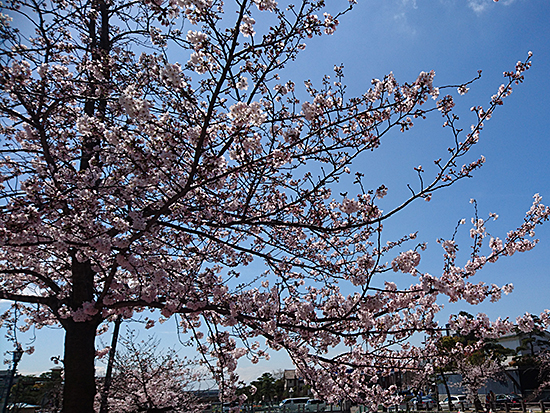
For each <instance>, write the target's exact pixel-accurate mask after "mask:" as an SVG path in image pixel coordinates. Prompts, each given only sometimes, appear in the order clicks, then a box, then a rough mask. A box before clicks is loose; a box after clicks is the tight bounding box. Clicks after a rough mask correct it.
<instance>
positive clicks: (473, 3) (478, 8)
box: [468, 0, 515, 14]
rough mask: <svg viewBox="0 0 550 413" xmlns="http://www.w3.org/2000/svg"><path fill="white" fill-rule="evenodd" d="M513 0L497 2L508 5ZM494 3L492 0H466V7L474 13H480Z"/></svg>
mask: <svg viewBox="0 0 550 413" xmlns="http://www.w3.org/2000/svg"><path fill="white" fill-rule="evenodd" d="M514 1H515V0H500V1H499V4H502V5H504V6H509V5H510V4H512V3H514ZM494 3H495V1H494V0H468V7H469V8H471V9H472V10H473V11H474V12H475V13H476V14H481V13H483V12H484V11H485V10H487V9H488V8H489V7H491V6H492V5H493V4H494Z"/></svg>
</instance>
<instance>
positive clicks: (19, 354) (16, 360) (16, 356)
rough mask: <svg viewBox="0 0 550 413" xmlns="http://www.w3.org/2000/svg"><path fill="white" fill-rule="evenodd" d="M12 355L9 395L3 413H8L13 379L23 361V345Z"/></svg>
mask: <svg viewBox="0 0 550 413" xmlns="http://www.w3.org/2000/svg"><path fill="white" fill-rule="evenodd" d="M12 354H13V367H12V369H11V372H10V377H9V379H8V394H6V399H5V400H4V406H3V407H2V413H6V412H7V408H8V400H9V398H10V391H11V386H12V385H13V378H14V377H15V372H16V370H17V365H18V364H19V362H20V361H21V357H23V349H22V348H21V345H18V346H17V349H16V350H14V351H12Z"/></svg>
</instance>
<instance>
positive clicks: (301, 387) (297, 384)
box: [283, 370, 307, 397]
mask: <svg viewBox="0 0 550 413" xmlns="http://www.w3.org/2000/svg"><path fill="white" fill-rule="evenodd" d="M283 377H284V379H285V387H284V390H285V392H288V393H289V394H292V397H299V396H306V394H304V393H307V389H305V383H304V379H303V377H299V376H298V375H297V374H296V370H285V371H284V374H283Z"/></svg>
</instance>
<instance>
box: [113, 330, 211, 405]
mask: <svg viewBox="0 0 550 413" xmlns="http://www.w3.org/2000/svg"><path fill="white" fill-rule="evenodd" d="M120 344H121V347H122V348H121V350H120V351H117V356H116V358H115V366H114V375H113V381H112V384H111V388H110V390H109V392H108V395H107V396H108V399H107V400H108V406H109V410H108V411H112V412H120V413H123V412H125V413H133V412H147V413H155V412H157V413H160V412H190V413H191V412H196V413H199V412H202V411H204V408H205V406H204V405H203V404H202V403H200V401H199V400H198V398H197V397H196V396H195V394H194V393H193V384H196V383H198V382H199V381H200V380H201V378H202V375H201V373H200V371H199V370H198V369H196V368H195V367H194V365H193V363H192V362H191V361H190V360H187V359H186V358H180V357H179V356H178V353H177V352H176V351H175V350H174V349H169V350H167V351H164V352H162V351H161V350H160V349H159V344H160V340H158V339H156V338H155V337H153V336H149V337H148V338H147V339H144V340H140V339H139V336H138V335H137V334H136V333H135V331H128V333H127V334H126V336H125V337H122V338H121V342H120Z"/></svg>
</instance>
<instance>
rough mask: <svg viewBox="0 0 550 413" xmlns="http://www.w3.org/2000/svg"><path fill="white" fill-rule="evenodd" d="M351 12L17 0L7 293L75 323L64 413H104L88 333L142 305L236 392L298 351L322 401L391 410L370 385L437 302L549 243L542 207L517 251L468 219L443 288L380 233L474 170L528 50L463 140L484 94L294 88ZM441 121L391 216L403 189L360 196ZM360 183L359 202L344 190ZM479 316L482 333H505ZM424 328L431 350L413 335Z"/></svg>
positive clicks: (307, 3) (406, 348) (4, 186)
mask: <svg viewBox="0 0 550 413" xmlns="http://www.w3.org/2000/svg"><path fill="white" fill-rule="evenodd" d="M332 7H334V5H333V6H332ZM344 7H347V8H345V9H343V10H333V9H331V8H330V7H328V6H325V4H324V2H323V1H316V0H301V1H299V2H297V3H296V4H289V3H286V2H281V3H277V2H276V1H275V0H236V1H234V2H228V3H227V4H224V3H223V2H222V1H221V0H165V1H164V0H154V1H148V0H145V1H132V2H123V1H119V0H109V1H108V0H91V1H88V0H82V1H75V0H68V1H66V0H7V1H5V2H4V4H3V12H2V15H1V16H0V36H1V38H2V41H3V43H2V49H1V51H0V113H1V115H2V123H1V126H0V134H1V136H2V145H3V147H2V152H1V154H2V155H1V159H0V169H1V171H2V172H1V176H2V178H1V187H0V196H1V199H2V202H1V204H0V208H1V212H2V214H1V218H0V298H2V299H5V300H10V301H12V302H14V305H17V306H21V307H22V308H23V310H22V311H24V312H25V315H26V318H27V323H28V325H34V326H36V327H43V326H49V325H61V326H62V327H63V329H64V332H65V349H64V355H63V361H64V366H65V372H64V374H65V384H64V396H63V403H64V406H63V411H64V412H66V413H68V412H79V413H82V412H91V411H93V403H94V395H95V393H96V386H95V381H94V358H95V347H94V343H95V338H96V334H98V333H99V332H101V331H104V329H105V328H106V327H107V326H108V323H109V322H110V321H112V320H113V319H114V318H115V317H117V316H119V315H121V316H122V317H124V318H129V317H132V315H134V314H135V313H137V312H142V311H144V310H145V309H156V310H158V313H160V314H161V315H160V316H159V317H160V318H161V321H162V320H165V319H166V318H169V317H175V318H177V319H178V322H179V328H180V333H181V334H187V335H188V336H189V337H190V338H192V339H193V340H195V343H196V346H197V349H198V351H199V353H200V355H201V357H202V359H203V362H204V363H205V365H206V366H208V368H209V369H210V372H211V373H212V374H213V375H214V377H215V379H216V380H217V381H218V383H219V385H220V389H221V390H222V398H223V399H224V400H231V399H233V398H234V397H235V394H236V393H235V385H236V383H237V382H238V375H237V374H236V373H235V369H236V367H237V363H238V359H239V358H241V357H245V356H246V357H249V358H250V359H251V360H252V361H253V362H256V361H257V360H258V359H259V358H262V357H264V358H267V357H269V351H270V350H272V351H277V350H285V351H286V352H288V354H289V355H290V357H291V358H292V360H293V362H294V363H295V365H296V366H297V368H298V370H299V374H300V375H301V376H303V377H305V378H306V380H307V381H308V383H309V384H310V385H311V386H312V388H313V390H314V391H315V392H316V393H318V394H322V395H325V396H326V397H327V398H329V399H330V400H335V399H338V398H341V397H343V395H346V396H347V397H352V398H356V399H357V400H358V401H369V402H372V403H379V402H384V403H387V404H395V401H396V400H395V396H393V389H392V388H389V389H383V388H382V387H381V386H379V385H378V384H377V382H378V378H379V376H380V375H384V374H386V373H387V372H389V371H391V370H392V369H394V370H399V369H416V368H418V362H419V359H421V358H426V359H429V355H430V354H432V353H433V352H434V351H436V343H437V337H438V336H439V334H440V333H439V330H440V329H439V327H438V323H437V321H436V315H437V313H438V311H439V309H440V305H439V304H438V297H440V296H443V297H441V298H444V299H447V300H450V301H453V302H454V301H458V300H465V301H467V302H469V303H473V304H475V303H479V302H482V301H484V300H485V299H486V298H490V299H492V300H496V299H498V298H499V296H500V294H501V293H502V292H508V291H509V290H510V286H504V287H501V286H496V285H486V284H484V283H482V282H477V283H474V282H473V281H472V280H471V279H472V277H473V276H474V275H475V274H476V273H477V272H478V271H479V270H481V269H482V268H483V267H484V266H485V265H487V264H488V263H491V262H494V261H496V260H497V259H499V258H500V257H501V256H506V255H512V254H514V252H516V251H526V250H529V249H531V248H532V247H533V246H534V245H535V243H536V241H535V240H534V239H533V237H534V230H535V227H536V226H537V225H538V224H539V223H541V222H542V221H545V220H547V219H548V215H549V210H548V208H547V207H545V206H544V205H543V204H542V203H541V199H540V197H539V196H538V195H537V196H535V199H534V202H533V205H532V207H531V209H530V210H529V211H528V213H527V215H526V217H525V219H524V221H523V223H522V224H521V225H520V226H519V227H518V228H517V229H516V230H513V231H511V232H509V233H508V234H507V235H506V236H505V237H504V238H503V239H502V240H501V239H498V238H494V239H493V238H491V239H489V238H490V237H488V236H487V231H486V229H485V227H486V222H485V220H483V219H482V218H479V217H476V218H475V219H474V220H473V223H472V228H471V230H470V231H471V237H472V242H473V247H474V248H473V249H472V253H471V257H470V259H469V260H468V261H467V262H465V263H459V262H457V258H456V251H457V247H458V246H457V242H456V240H455V239H454V237H453V239H450V240H442V241H441V243H442V246H443V248H444V251H445V255H444V261H445V268H444V270H443V272H442V273H441V274H439V275H432V274H429V273H426V272H421V271H420V270H419V269H418V265H419V262H420V259H421V253H422V250H423V248H424V244H423V243H421V242H420V243H418V244H415V242H416V241H415V238H416V234H415V233H413V234H410V235H404V236H403V237H402V238H400V239H395V240H386V238H385V237H384V236H383V224H384V223H385V221H387V220H389V219H390V218H392V217H393V216H394V215H396V214H397V213H399V212H400V211H401V210H403V209H404V208H406V207H407V206H408V205H410V204H411V203H412V202H415V201H418V200H423V199H424V200H429V199H430V198H431V197H432V194H433V193H434V192H435V191H437V190H439V189H442V188H445V187H448V186H450V185H452V184H453V183H454V182H457V181H459V180H461V179H463V178H467V177H470V176H472V174H473V172H474V171H475V170H476V169H478V168H479V167H481V165H482V164H483V162H484V158H483V157H479V156H476V155H474V154H473V153H472V152H473V151H472V148H474V147H475V144H476V142H477V141H478V139H480V135H481V132H482V130H483V127H484V124H485V123H486V122H487V121H488V120H489V119H490V118H491V116H492V114H493V112H494V110H495V109H496V108H497V107H498V106H499V105H501V104H502V103H503V99H504V98H505V97H507V96H508V95H509V94H510V93H511V91H512V85H513V84H517V83H520V82H521V81H522V80H523V75H524V72H525V71H526V70H527V69H528V68H529V65H530V56H529V57H528V58H527V59H526V60H525V61H524V62H518V64H517V65H516V67H515V68H514V69H513V70H511V71H510V72H507V73H505V81H504V83H503V84H502V86H501V87H500V88H498V90H497V91H496V93H495V95H494V96H493V97H492V98H491V99H490V101H489V103H488V104H487V105H485V106H484V107H482V106H476V107H474V108H472V118H473V121H471V122H468V123H467V124H466V126H467V127H470V123H471V128H470V130H469V131H468V132H466V131H463V126H461V125H460V123H461V122H459V119H458V117H457V116H456V115H455V114H454V112H453V107H454V105H455V103H454V100H453V99H454V98H453V95H457V94H458V95H460V94H464V93H466V92H467V91H468V87H470V86H471V83H472V81H468V82H464V83H459V84H456V85H448V86H440V87H436V86H435V85H434V72H433V71H431V72H421V73H420V74H419V76H418V77H417V78H416V79H411V80H409V81H408V82H404V83H398V82H397V80H396V79H395V78H394V76H393V74H391V73H390V74H388V75H386V76H384V77H383V78H382V79H380V80H379V79H374V80H373V81H372V84H371V85H370V88H368V89H367V88H366V89H367V90H366V92H365V93H364V94H362V95H359V96H348V93H347V92H346V86H345V84H344V73H343V68H342V67H340V66H336V67H335V68H334V74H333V75H331V76H328V75H327V76H326V77H325V78H324V79H323V80H322V81H321V82H320V85H319V86H315V84H314V83H313V82H309V81H308V82H306V83H305V87H302V86H301V84H297V83H295V82H294V81H292V80H286V81H285V80H281V78H282V77H283V76H284V68H285V66H286V65H287V64H289V63H291V62H292V61H293V60H294V59H295V58H296V56H297V54H298V53H299V52H300V50H302V49H303V48H304V47H305V45H304V41H305V40H307V38H311V37H314V36H318V35H331V34H333V33H334V31H335V30H336V28H337V26H338V24H339V20H340V19H341V18H342V16H343V14H345V13H347V12H348V11H350V10H351V9H352V7H353V2H351V3H350V4H349V5H346V6H344ZM259 27H261V28H262V31H263V33H261V34H260V33H256V30H260V29H258V28H259ZM264 28H265V29H264ZM461 81H463V80H461ZM455 97H456V96H455ZM427 116H443V122H444V126H445V128H444V129H443V132H445V131H447V134H448V139H449V146H450V147H449V151H448V152H447V153H446V155H445V157H442V158H441V159H438V160H436V161H435V169H434V170H433V171H432V170H428V169H427V170H426V171H425V170H424V169H423V168H422V167H421V166H419V167H417V168H416V173H417V174H418V183H417V184H416V185H413V186H411V187H410V196H408V197H407V198H404V199H402V200H400V201H399V202H398V203H396V204H395V205H393V206H392V207H390V208H387V207H386V208H385V211H384V212H383V211H382V210H381V209H380V208H379V206H378V205H379V202H380V199H382V198H384V197H385V196H386V193H387V191H388V190H389V188H387V187H386V186H385V185H383V183H373V182H366V180H365V177H364V175H363V173H362V171H361V170H360V165H361V161H362V160H363V159H365V157H367V156H371V152H373V151H375V150H376V149H377V148H378V147H379V146H380V144H381V142H382V140H383V139H384V138H385V136H386V135H388V134H389V133H391V132H392V131H393V130H395V131H396V132H398V131H399V130H401V131H403V132H405V131H407V130H408V129H410V128H412V127H413V123H415V122H421V121H422V119H423V118H425V117H427ZM350 177H351V178H352V179H350ZM353 177H355V180H354V181H353V184H351V183H350V185H349V186H348V187H347V188H348V193H349V188H350V187H351V188H353V191H354V193H355V194H354V195H350V196H349V197H348V196H347V193H346V194H339V193H340V191H341V189H340V188H341V186H340V185H341V182H345V181H347V180H350V181H351V180H353ZM386 241H387V242H386ZM392 272H398V273H403V274H409V275H410V277H411V284H410V285H409V286H407V285H402V283H401V282H400V283H399V286H398V285H397V284H396V283H394V282H392V281H391V274H392ZM403 274H401V275H399V278H400V279H401V280H402V279H403V278H402V277H404V276H405V275H403ZM4 317H9V314H6V315H4ZM528 317H529V316H526V317H524V318H523V319H522V320H523V321H524V322H525V323H526V325H528V324H529V319H528ZM544 320H545V321H547V320H548V318H544ZM156 321H157V319H155V318H154V317H150V319H149V320H148V327H152V326H153V325H154V324H155V322H156ZM476 322H477V323H478V324H480V326H481V327H483V328H482V329H481V330H480V331H483V332H484V334H485V335H487V336H492V335H498V334H500V333H502V332H505V331H507V330H508V329H509V328H511V327H510V325H509V324H510V323H508V322H507V321H502V320H497V321H496V322H495V323H491V322H489V321H488V320H486V319H485V318H483V317H482V318H480V319H479V320H478V319H476ZM455 324H456V325H455V328H456V329H468V328H471V325H472V321H471V320H461V319H457V320H455ZM417 332H423V333H424V334H426V335H427V337H428V338H427V345H426V346H425V347H422V348H419V347H416V346H413V345H411V344H410V343H409V338H410V337H411V336H412V335H414V334H415V333H417ZM432 336H434V337H435V338H434V339H433V340H432V339H431V337H432ZM365 380H366V381H369V382H370V383H371V385H369V386H367V387H366V388H364V389H361V393H360V394H358V391H359V389H357V388H356V387H357V386H355V385H354V383H357V382H364V381H365Z"/></svg>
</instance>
